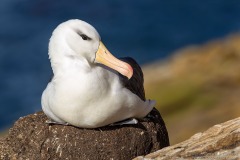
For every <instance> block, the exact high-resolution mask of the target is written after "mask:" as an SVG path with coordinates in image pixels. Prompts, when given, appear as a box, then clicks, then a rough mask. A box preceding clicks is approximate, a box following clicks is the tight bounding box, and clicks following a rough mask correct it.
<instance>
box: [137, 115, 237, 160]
mask: <svg viewBox="0 0 240 160" xmlns="http://www.w3.org/2000/svg"><path fill="white" fill-rule="evenodd" d="M151 159H158V160H170V159H173V160H175V159H181V160H185V159H187V160H192V159H198V160H209V159H217V160H227V159H232V160H237V159H240V117H239V118H236V119H233V120H230V121H227V122H225V123H222V124H218V125H215V126H213V127H211V128H210V129H208V130H207V131H205V132H203V133H197V134H195V135H194V136H192V137H191V138H190V139H188V140H186V141H184V142H182V143H179V144H176V145H173V146H170V147H166V148H164V149H162V150H159V151H157V152H154V153H151V154H149V155H146V156H141V157H137V158H135V159H134V160H151Z"/></svg>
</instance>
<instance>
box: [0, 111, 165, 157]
mask: <svg viewBox="0 0 240 160" xmlns="http://www.w3.org/2000/svg"><path fill="white" fill-rule="evenodd" d="M150 115H151V117H150V118H145V119H144V120H142V121H140V122H139V123H138V124H137V125H123V126H106V127H102V128H98V129H81V128H76V127H73V126H63V125H49V124H46V123H45V122H46V120H47V117H46V116H45V115H44V114H43V112H38V113H35V114H32V115H28V116H26V117H23V118H20V119H19V120H18V121H17V122H16V123H15V124H14V126H13V128H11V129H10V130H9V134H8V135H7V137H6V138H5V139H3V140H0V159H84V160H85V159H93V160H98V159H117V160H121V159H126V160H129V159H132V158H134V157H136V156H140V155H146V154H148V153H150V152H154V151H157V150H159V149H161V148H163V147H166V146H168V145H169V140H168V134H167V130H166V128H165V124H164V122H163V120H162V118H161V115H160V114H159V112H158V111H156V110H153V111H152V112H151V114H150Z"/></svg>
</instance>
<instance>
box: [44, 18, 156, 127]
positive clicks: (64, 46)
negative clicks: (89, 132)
mask: <svg viewBox="0 0 240 160" xmlns="http://www.w3.org/2000/svg"><path fill="white" fill-rule="evenodd" d="M48 54H49V59H50V62H51V67H52V70H53V78H52V80H51V81H50V82H49V83H48V85H47V87H46V89H45V90H44V91H43V94H42V100H41V103H42V109H43V112H44V113H45V114H46V115H47V116H48V117H49V119H50V120H51V122H53V123H57V124H69V125H73V126H77V127H80V128H98V127H103V126H106V125H111V124H114V123H118V122H120V121H123V122H124V121H125V120H127V119H129V118H130V119H131V118H137V119H138V118H144V117H145V116H146V115H148V113H149V112H150V111H151V110H152V109H153V107H154V105H155V101H154V100H145V97H144V95H142V94H144V90H143V91H141V93H142V94H138V93H136V92H138V90H136V89H135V88H136V87H137V86H138V85H139V84H138V83H143V80H142V82H139V76H140V80H141V78H142V77H141V76H142V75H141V74H142V73H139V72H142V71H141V68H140V67H139V66H138V64H137V63H136V61H134V60H133V59H132V58H123V59H117V58H115V57H114V56H113V55H112V54H111V53H110V52H109V50H108V49H107V48H106V47H105V45H104V44H103V42H102V41H101V38H100V36H99V34H98V32H97V31H96V29H95V28H94V27H93V26H91V25H90V24H88V23H87V22H84V21H82V20H78V19H75V20H68V21H66V22H63V23H61V24H60V25H59V26H57V28H56V29H55V30H54V31H53V33H52V36H51V38H50V42H49V51H48ZM139 68H140V71H139ZM140 86H142V84H140ZM142 88H143V86H142ZM140 90H141V89H140ZM135 122H136V121H135Z"/></svg>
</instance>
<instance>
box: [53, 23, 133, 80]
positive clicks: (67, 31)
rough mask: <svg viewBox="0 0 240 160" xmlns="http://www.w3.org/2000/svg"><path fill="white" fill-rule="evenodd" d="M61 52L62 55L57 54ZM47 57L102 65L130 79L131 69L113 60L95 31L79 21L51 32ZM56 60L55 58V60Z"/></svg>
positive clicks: (125, 64) (65, 24) (62, 25)
mask: <svg viewBox="0 0 240 160" xmlns="http://www.w3.org/2000/svg"><path fill="white" fill-rule="evenodd" d="M59 52H61V53H62V55H59V54H58V53H59ZM49 56H50V59H54V58H55V57H57V56H67V57H70V58H78V59H82V60H85V61H87V62H88V63H89V64H90V65H94V64H98V63H100V64H103V65H105V66H107V67H109V68H111V69H113V70H116V71H117V72H119V73H120V74H122V75H124V76H126V77H128V79H130V78H131V77H132V75H133V69H132V67H131V66H130V65H129V64H128V63H126V62H123V61H121V60H119V59H117V58H115V57H114V56H113V55H112V54H111V53H110V52H109V51H108V49H107V48H106V47H105V45H104V44H103V43H102V41H101V38H100V36H99V34H98V32H97V31H96V29H95V28H94V27H93V26H91V25H90V24H88V23H86V22H84V21H81V20H77V19H76V20H69V21H66V22H64V23H62V24H60V25H59V26H58V27H57V28H56V29H55V30H54V32H53V35H52V37H51V39H50V43H49ZM56 59H57V58H56Z"/></svg>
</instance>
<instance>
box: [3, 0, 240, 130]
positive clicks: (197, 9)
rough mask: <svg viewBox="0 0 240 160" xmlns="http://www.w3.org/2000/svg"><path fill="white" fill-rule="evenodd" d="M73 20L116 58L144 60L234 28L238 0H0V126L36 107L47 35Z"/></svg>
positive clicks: (45, 67) (46, 74) (238, 25)
mask: <svg viewBox="0 0 240 160" xmlns="http://www.w3.org/2000/svg"><path fill="white" fill-rule="evenodd" d="M76 18H77V19H81V20H84V21H86V22H88V23H90V24H92V25H93V26H94V27H95V28H96V29H97V30H98V32H99V34H100V35H101V37H102V40H103V42H104V43H105V45H106V46H107V47H108V49H109V50H110V51H111V52H112V53H113V54H114V55H116V56H117V57H123V56H131V57H133V58H134V59H136V60H137V61H138V62H139V63H140V64H146V63H151V62H152V61H156V60H159V59H163V58H165V57H167V56H169V55H170V54H171V53H172V52H173V51H174V50H176V49H178V48H182V47H184V46H187V45H190V44H201V43H203V42H206V41H208V40H211V39H215V38H220V37H223V36H225V35H228V34H231V33H235V32H238V31H239V29H240V1H238V0H231V1H226V0H211V1H207V0H205V1H200V0H185V1H179V0H171V1H169V0H162V1H157V0H149V1H144V0H132V1H121V0H106V1H97V0H96V1H93V0H89V1H81V0H68V1H64V0H51V1H49V0H34V1H33V0H1V1H0V75H1V79H0V130H3V129H4V128H7V127H10V126H11V125H12V124H13V122H14V121H15V120H17V119H18V118H19V117H20V116H24V115H26V114H30V113H33V112H36V111H39V110H41V103H40V100H41V94H42V91H43V90H44V88H45V87H46V85H47V83H48V81H49V79H50V76H51V72H52V71H51V67H50V63H49V60H48V54H47V53H48V42H49V38H50V36H51V33H52V31H53V30H54V28H55V27H56V26H57V25H58V24H59V23H61V22H63V21H66V20H68V19H76Z"/></svg>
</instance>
